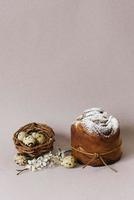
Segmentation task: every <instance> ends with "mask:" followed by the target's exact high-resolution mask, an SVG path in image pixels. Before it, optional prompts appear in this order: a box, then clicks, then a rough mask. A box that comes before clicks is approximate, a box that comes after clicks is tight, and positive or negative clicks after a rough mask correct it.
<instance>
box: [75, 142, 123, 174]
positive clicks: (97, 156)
mask: <svg viewBox="0 0 134 200" xmlns="http://www.w3.org/2000/svg"><path fill="white" fill-rule="evenodd" d="M121 145H122V144H121V143H120V144H119V145H118V146H117V147H115V148H113V149H112V150H109V151H106V152H102V153H97V152H94V153H91V152H87V151H85V150H84V149H83V148H82V147H78V148H75V147H73V146H72V150H75V151H77V152H79V153H82V154H85V155H87V156H88V157H89V156H90V157H91V158H89V161H88V162H87V163H86V164H85V165H84V166H83V168H85V167H87V166H88V165H89V164H90V163H92V162H93V161H95V160H96V159H100V161H101V162H102V163H103V165H104V166H106V167H108V168H109V169H111V170H112V171H114V172H116V173H117V172H118V171H117V170H116V169H114V168H113V167H111V166H109V165H108V164H107V163H106V162H105V160H104V158H103V157H104V156H106V155H108V154H111V153H113V152H114V151H116V150H118V149H119V148H120V147H121Z"/></svg>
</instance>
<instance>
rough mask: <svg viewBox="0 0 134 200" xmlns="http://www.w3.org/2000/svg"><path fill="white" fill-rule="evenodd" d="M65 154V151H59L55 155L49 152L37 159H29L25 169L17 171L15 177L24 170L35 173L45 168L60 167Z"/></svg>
mask: <svg viewBox="0 0 134 200" xmlns="http://www.w3.org/2000/svg"><path fill="white" fill-rule="evenodd" d="M65 153H66V151H63V150H61V149H59V150H58V152H57V153H56V154H55V155H54V154H52V152H49V153H47V154H44V155H42V156H39V157H38V158H34V159H32V160H30V159H29V160H27V164H26V165H25V168H23V169H20V170H18V169H17V175H19V174H21V173H22V172H24V171H26V170H30V171H32V172H35V171H38V170H41V169H43V168H46V167H52V166H56V165H61V163H62V161H63V159H64V157H65Z"/></svg>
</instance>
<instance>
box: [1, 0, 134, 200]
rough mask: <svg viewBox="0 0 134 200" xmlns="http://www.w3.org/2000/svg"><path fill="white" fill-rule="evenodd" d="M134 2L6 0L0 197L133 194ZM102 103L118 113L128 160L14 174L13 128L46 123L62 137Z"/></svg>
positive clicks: (124, 197) (104, 198) (59, 199)
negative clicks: (77, 119) (83, 114)
mask: <svg viewBox="0 0 134 200" xmlns="http://www.w3.org/2000/svg"><path fill="white" fill-rule="evenodd" d="M133 85H134V1H133V0H129V1H128V0H118V1H116V0H0V94H1V95H0V116H1V120H0V131H1V137H0V163H1V165H0V199H2V200H18V199H19V200H24V199H26V200H27V199H29V200H36V199H43V200H44V199H46V200H53V199H54V200H63V199H64V200H69V199H70V200H73V199H77V200H89V199H91V200H97V199H99V200H113V199H114V200H119V199H120V200H133V198H134V186H133V185H134V147H133V146H134V123H133V121H134V92H133ZM94 106H99V107H102V108H104V109H105V110H107V111H108V112H109V113H112V114H113V115H115V116H116V117H117V118H119V119H120V124H121V132H122V136H123V141H124V155H123V157H122V160H121V161H120V162H118V163H116V164H114V165H113V166H114V167H115V168H116V169H117V170H118V173H117V174H115V173H113V172H112V171H110V170H109V169H107V168H105V167H102V168H92V167H87V168H86V169H84V170H83V169H82V168H77V169H72V170H68V169H64V168H61V167H59V168H54V169H48V170H44V171H42V172H39V173H25V174H23V175H22V176H19V177H18V176H16V172H15V169H16V166H15V164H14V162H13V161H12V160H13V156H14V155H15V153H16V151H15V148H14V145H13V142H12V134H13V133H14V132H15V131H16V130H17V129H18V128H19V127H20V126H22V125H24V124H26V123H28V122H32V121H37V122H47V123H48V124H49V125H50V126H52V127H53V128H54V130H55V132H56V135H57V136H56V139H57V143H58V144H59V145H60V146H61V147H67V146H68V144H69V143H70V125H71V123H72V121H73V120H74V119H75V117H76V116H77V115H78V114H79V113H81V112H82V111H83V110H84V109H87V108H90V107H94Z"/></svg>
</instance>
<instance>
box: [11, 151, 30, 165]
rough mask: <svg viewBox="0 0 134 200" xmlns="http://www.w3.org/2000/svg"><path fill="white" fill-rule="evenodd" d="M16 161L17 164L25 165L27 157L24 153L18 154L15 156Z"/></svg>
mask: <svg viewBox="0 0 134 200" xmlns="http://www.w3.org/2000/svg"><path fill="white" fill-rule="evenodd" d="M14 161H15V163H16V164H17V165H20V166H24V165H26V164H27V159H26V157H25V156H23V155H19V154H17V155H16V156H15V158H14Z"/></svg>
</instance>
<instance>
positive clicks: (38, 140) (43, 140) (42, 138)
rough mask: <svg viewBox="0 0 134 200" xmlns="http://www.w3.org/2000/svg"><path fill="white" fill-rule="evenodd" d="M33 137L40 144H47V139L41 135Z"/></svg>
mask: <svg viewBox="0 0 134 200" xmlns="http://www.w3.org/2000/svg"><path fill="white" fill-rule="evenodd" d="M32 136H33V137H34V138H35V139H36V141H37V142H38V143H39V144H43V143H44V142H45V137H44V135H43V134H41V133H32Z"/></svg>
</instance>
